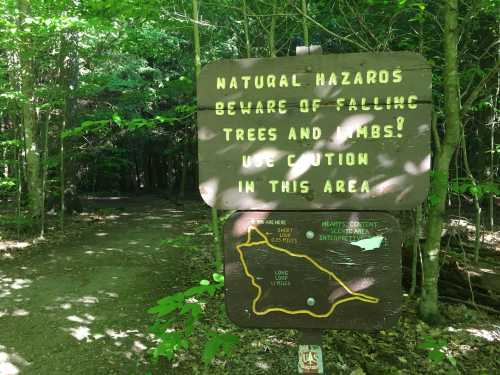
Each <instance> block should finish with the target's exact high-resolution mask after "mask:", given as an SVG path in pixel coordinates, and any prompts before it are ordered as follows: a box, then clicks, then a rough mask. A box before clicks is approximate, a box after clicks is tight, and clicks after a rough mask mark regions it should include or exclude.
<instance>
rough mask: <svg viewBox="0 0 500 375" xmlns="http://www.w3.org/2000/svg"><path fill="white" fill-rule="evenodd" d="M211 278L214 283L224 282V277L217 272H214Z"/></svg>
mask: <svg viewBox="0 0 500 375" xmlns="http://www.w3.org/2000/svg"><path fill="white" fill-rule="evenodd" d="M212 278H213V279H214V281H215V282H216V283H223V282H224V276H223V275H221V274H219V273H217V272H214V273H213V274H212Z"/></svg>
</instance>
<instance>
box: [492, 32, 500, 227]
mask: <svg viewBox="0 0 500 375" xmlns="http://www.w3.org/2000/svg"><path fill="white" fill-rule="evenodd" d="M499 29H500V25H499ZM497 51H498V53H497V59H500V46H499V47H498V50H497ZM499 94H500V73H497V92H496V94H495V99H494V100H493V108H494V110H493V121H492V122H491V124H490V176H489V177H490V178H489V180H490V184H491V185H493V184H494V181H495V180H494V176H495V162H494V161H495V153H494V152H493V150H494V149H495V128H496V127H497V126H498V123H499V121H498V119H499V116H498V110H496V109H495V108H498V95H499ZM493 195H494V194H493V193H490V197H489V198H490V199H489V206H490V207H489V209H490V212H489V214H490V230H491V231H493V226H494V224H495V223H494V214H493V209H494V204H493Z"/></svg>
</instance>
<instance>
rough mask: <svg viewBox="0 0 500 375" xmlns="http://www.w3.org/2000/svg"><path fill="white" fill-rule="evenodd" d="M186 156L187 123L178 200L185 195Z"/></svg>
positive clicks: (187, 143) (187, 140)
mask: <svg viewBox="0 0 500 375" xmlns="http://www.w3.org/2000/svg"><path fill="white" fill-rule="evenodd" d="M188 154H189V136H188V125H187V122H186V124H185V125H184V142H183V144H182V171H181V183H180V185H179V198H180V199H184V197H185V195H186V178H187V171H188V160H189V158H188Z"/></svg>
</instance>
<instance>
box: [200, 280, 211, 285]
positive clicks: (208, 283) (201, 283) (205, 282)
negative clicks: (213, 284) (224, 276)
mask: <svg viewBox="0 0 500 375" xmlns="http://www.w3.org/2000/svg"><path fill="white" fill-rule="evenodd" d="M200 285H205V286H206V285H210V281H208V280H205V279H204V280H201V281H200Z"/></svg>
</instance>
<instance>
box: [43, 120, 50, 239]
mask: <svg viewBox="0 0 500 375" xmlns="http://www.w3.org/2000/svg"><path fill="white" fill-rule="evenodd" d="M50 117H51V116H50V111H49V112H48V113H47V120H46V121H45V123H44V126H43V129H42V131H43V154H42V216H41V222H40V226H41V229H40V238H44V236H45V197H46V195H47V191H46V190H47V159H48V153H49V144H48V143H49V123H50Z"/></svg>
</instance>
